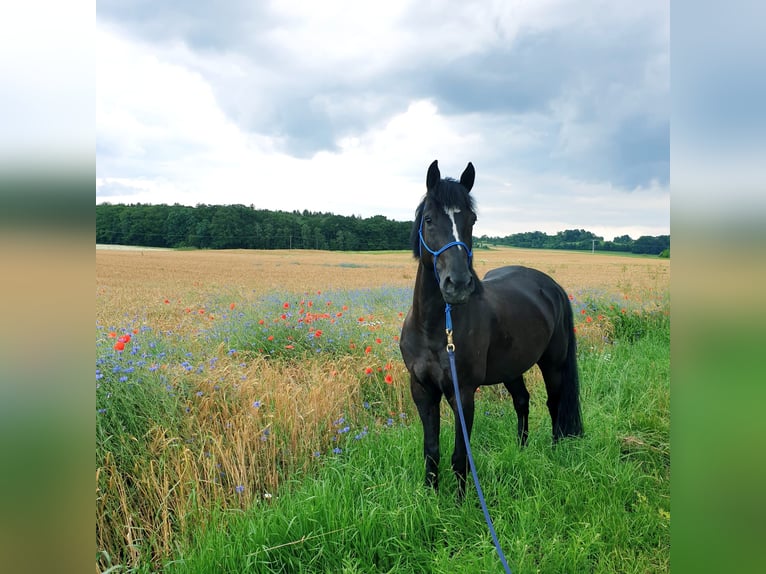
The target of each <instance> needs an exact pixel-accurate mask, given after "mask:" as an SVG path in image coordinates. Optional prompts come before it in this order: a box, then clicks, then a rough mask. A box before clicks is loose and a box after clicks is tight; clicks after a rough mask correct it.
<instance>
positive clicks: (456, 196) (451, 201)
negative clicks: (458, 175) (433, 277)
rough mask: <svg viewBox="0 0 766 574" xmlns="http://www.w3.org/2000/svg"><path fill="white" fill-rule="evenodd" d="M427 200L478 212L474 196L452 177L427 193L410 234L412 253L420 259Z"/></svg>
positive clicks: (418, 209) (448, 206)
mask: <svg viewBox="0 0 766 574" xmlns="http://www.w3.org/2000/svg"><path fill="white" fill-rule="evenodd" d="M427 199H430V200H432V201H433V202H435V203H436V204H437V205H441V206H442V207H446V208H457V209H459V210H461V211H465V210H468V211H471V212H474V213H475V212H476V208H475V203H474V201H473V196H472V195H471V194H470V193H468V191H466V189H465V187H463V184H461V183H460V182H459V181H457V180H455V179H452V178H451V177H447V178H444V179H442V180H440V181H439V183H438V184H437V185H436V186H435V187H432V188H431V189H429V190H428V191H427V192H426V195H425V197H423V201H421V202H420V205H418V208H417V209H416V210H415V222H414V223H413V224H412V231H411V232H410V243H411V244H412V253H413V255H414V256H415V257H420V236H419V235H418V230H419V229H420V220H421V218H422V217H423V207H424V206H425V204H426V200H427Z"/></svg>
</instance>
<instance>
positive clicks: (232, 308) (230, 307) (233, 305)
mask: <svg viewBox="0 0 766 574" xmlns="http://www.w3.org/2000/svg"><path fill="white" fill-rule="evenodd" d="M236 306H237V305H236V304H235V303H232V304H231V305H229V309H231V310H232V311H233V310H234V307H236Z"/></svg>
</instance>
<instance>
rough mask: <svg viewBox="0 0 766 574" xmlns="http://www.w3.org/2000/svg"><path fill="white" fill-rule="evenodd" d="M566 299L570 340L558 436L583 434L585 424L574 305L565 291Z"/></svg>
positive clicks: (564, 369)
mask: <svg viewBox="0 0 766 574" xmlns="http://www.w3.org/2000/svg"><path fill="white" fill-rule="evenodd" d="M562 291H563V290H562ZM564 301H565V304H564V329H565V330H566V333H567V337H568V340H567V355H566V359H565V360H564V365H563V372H562V377H561V388H560V393H561V394H560V400H559V409H558V417H557V418H558V421H557V423H558V427H559V429H558V430H559V432H560V433H561V434H560V435H558V436H580V435H582V434H583V425H582V413H581V411H580V376H579V373H578V369H577V337H576V335H575V328H574V314H573V312H572V305H571V304H570V302H569V298H568V297H567V295H566V293H564ZM557 434H558V433H557Z"/></svg>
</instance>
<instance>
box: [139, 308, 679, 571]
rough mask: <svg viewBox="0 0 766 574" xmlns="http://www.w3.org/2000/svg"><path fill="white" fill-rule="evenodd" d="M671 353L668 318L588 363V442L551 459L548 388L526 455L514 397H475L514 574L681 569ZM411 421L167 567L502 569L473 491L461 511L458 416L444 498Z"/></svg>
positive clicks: (480, 448)
mask: <svg viewBox="0 0 766 574" xmlns="http://www.w3.org/2000/svg"><path fill="white" fill-rule="evenodd" d="M668 341H669V338H668V334H667V322H666V323H665V324H664V325H662V324H661V325H656V324H655V325H654V328H653V329H652V330H651V331H650V332H647V333H646V334H645V336H643V337H641V338H640V339H638V340H635V339H630V340H629V341H624V340H617V341H616V342H615V344H614V345H609V346H607V347H605V348H604V349H602V350H600V351H597V352H586V353H582V354H581V361H580V368H581V378H582V381H583V384H582V387H583V397H582V399H583V405H584V418H585V424H586V436H585V437H584V438H582V439H575V440H566V441H564V442H563V443H561V444H559V445H558V446H557V447H555V448H552V447H551V445H550V432H549V428H550V420H549V418H548V415H547V410H546V408H545V406H544V402H545V393H544V390H543V389H541V388H536V389H533V398H532V402H533V409H532V413H531V429H530V430H531V436H530V443H529V445H528V447H527V448H526V449H524V450H521V449H520V448H519V447H518V446H517V444H516V440H515V422H516V417H515V413H514V411H513V407H512V403H511V401H510V399H509V398H508V397H506V396H504V394H501V393H499V392H489V393H485V394H484V396H483V398H482V399H480V400H479V401H478V404H477V417H476V424H475V427H474V434H473V442H472V445H473V450H474V453H475V456H476V459H477V465H478V473H479V476H480V479H481V480H482V487H483V489H484V492H485V495H486V498H487V502H488V505H489V509H490V513H491V515H492V517H493V520H494V523H495V527H496V529H497V532H498V536H499V538H500V541H501V544H502V546H503V549H504V552H505V554H506V556H507V559H508V561H509V564H510V565H511V568H512V570H513V571H514V572H604V573H607V572H608V573H614V572H661V571H667V570H668V569H669V548H670V540H669V536H670V535H669V526H670V524H669V522H670V497H669V473H670V467H669V466H670V458H669V344H668ZM410 422H414V424H409V423H407V424H399V423H397V424H396V425H394V426H393V427H391V428H388V427H383V428H380V429H378V430H376V431H375V432H372V433H370V434H369V435H367V436H366V437H364V438H363V439H361V440H358V441H355V442H350V443H349V444H348V448H346V449H344V452H343V453H342V454H341V455H338V456H331V457H329V458H328V459H327V460H326V461H325V463H324V464H323V465H322V466H321V467H320V470H319V472H318V474H316V475H315V476H304V477H296V478H295V479H294V480H293V481H291V483H290V484H289V486H287V487H286V488H284V490H283V493H281V494H280V495H278V496H274V497H273V498H271V499H262V500H261V501H259V502H257V503H256V504H254V505H253V506H252V507H250V508H248V509H246V510H244V511H236V512H231V511H225V510H221V509H218V510H211V511H210V514H209V516H208V517H207V519H206V521H205V529H204V531H203V530H202V529H200V530H198V531H197V532H196V533H194V534H193V535H192V536H191V537H190V538H189V541H188V543H185V544H183V545H181V547H180V548H179V550H178V552H177V553H176V555H175V556H173V558H172V559H171V560H169V561H167V562H166V563H165V565H164V570H165V571H166V572H179V573H182V572H445V573H446V572H467V573H472V572H482V571H484V572H490V571H499V570H500V563H499V561H498V559H497V555H496V553H495V550H494V547H493V545H492V541H491V538H490V536H489V533H488V530H487V527H486V525H485V523H484V520H483V516H482V513H481V510H480V509H479V507H478V501H477V499H476V496H475V492H474V491H473V489H472V488H470V489H469V495H468V497H467V499H466V502H465V503H464V504H458V503H456V501H455V497H454V492H455V486H456V485H455V481H454V479H453V478H452V476H451V473H450V472H449V468H448V461H449V454H450V451H451V443H452V436H453V435H452V433H453V426H452V419H451V416H450V417H448V418H447V420H446V421H445V422H444V423H443V425H442V426H443V430H442V465H441V466H442V474H443V476H444V478H443V480H442V485H441V490H440V492H439V493H438V494H434V493H432V492H430V491H429V490H428V489H426V488H425V487H424V486H423V485H422V482H423V476H422V475H423V470H422V447H421V440H422V438H421V428H420V424H419V423H418V422H416V421H410ZM148 570H149V569H148V568H147V569H145V571H148Z"/></svg>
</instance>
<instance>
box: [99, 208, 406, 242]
mask: <svg viewBox="0 0 766 574" xmlns="http://www.w3.org/2000/svg"><path fill="white" fill-rule="evenodd" d="M411 226H412V224H411V223H410V222H401V221H393V220H389V219H387V218H386V217H384V216H382V215H376V216H374V217H367V218H362V217H357V216H355V215H351V216H344V215H334V214H332V213H315V212H309V211H306V210H304V211H292V212H286V211H269V210H266V209H255V208H254V207H253V206H250V207H247V206H244V205H197V206H196V207H190V206H186V205H178V204H176V205H165V204H160V205H149V204H140V203H139V204H132V205H125V204H116V205H112V204H110V203H102V204H99V205H96V243H107V244H122V245H141V246H144V247H172V248H184V247H192V248H198V249H326V250H341V251H376V250H388V249H407V248H409V242H410V228H411Z"/></svg>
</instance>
